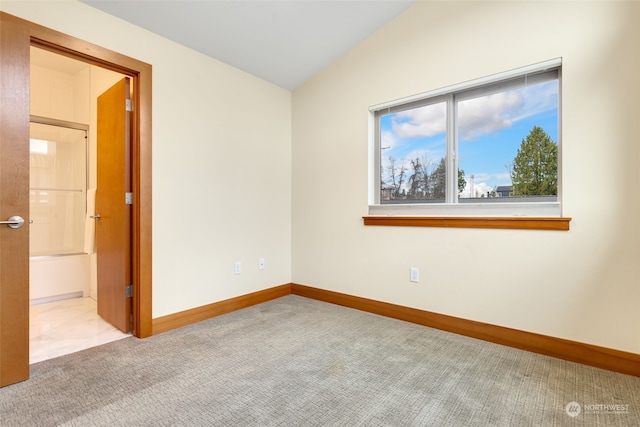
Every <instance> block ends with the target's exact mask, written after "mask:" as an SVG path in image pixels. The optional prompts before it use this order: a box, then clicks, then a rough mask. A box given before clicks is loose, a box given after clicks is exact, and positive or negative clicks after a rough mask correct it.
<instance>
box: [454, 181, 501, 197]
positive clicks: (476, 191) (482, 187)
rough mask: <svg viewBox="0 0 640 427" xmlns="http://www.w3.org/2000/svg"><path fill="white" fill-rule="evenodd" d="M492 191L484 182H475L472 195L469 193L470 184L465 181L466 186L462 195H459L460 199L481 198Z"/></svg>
mask: <svg viewBox="0 0 640 427" xmlns="http://www.w3.org/2000/svg"><path fill="white" fill-rule="evenodd" d="M492 190H494V188H493V187H492V186H490V185H489V184H487V183H486V182H475V183H474V184H473V195H472V193H471V191H472V190H471V184H470V183H469V181H468V180H467V185H466V186H465V187H464V190H463V191H462V193H460V197H461V198H469V197H482V195H483V194H484V196H485V197H487V193H488V192H490V191H492Z"/></svg>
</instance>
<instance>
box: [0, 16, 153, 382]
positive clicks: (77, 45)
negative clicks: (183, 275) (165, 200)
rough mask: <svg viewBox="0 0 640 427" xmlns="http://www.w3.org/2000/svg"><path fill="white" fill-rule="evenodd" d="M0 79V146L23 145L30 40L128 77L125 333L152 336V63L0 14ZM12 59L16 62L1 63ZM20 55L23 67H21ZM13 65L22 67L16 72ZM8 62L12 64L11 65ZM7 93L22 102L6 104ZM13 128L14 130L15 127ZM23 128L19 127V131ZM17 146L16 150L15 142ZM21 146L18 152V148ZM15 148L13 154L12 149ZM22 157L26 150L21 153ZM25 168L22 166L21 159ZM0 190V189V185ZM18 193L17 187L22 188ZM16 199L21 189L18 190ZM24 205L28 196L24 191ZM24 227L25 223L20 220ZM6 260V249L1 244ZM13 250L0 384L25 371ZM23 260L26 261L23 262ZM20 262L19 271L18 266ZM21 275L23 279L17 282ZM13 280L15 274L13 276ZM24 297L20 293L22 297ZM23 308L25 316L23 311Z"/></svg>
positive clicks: (25, 291) (5, 272) (0, 279)
mask: <svg viewBox="0 0 640 427" xmlns="http://www.w3.org/2000/svg"><path fill="white" fill-rule="evenodd" d="M0 28H1V29H2V32H1V33H0V56H1V57H2V59H3V60H2V61H0V84H2V87H3V92H5V93H7V91H6V89H9V88H10V89H11V91H12V92H13V96H5V95H4V94H3V96H2V97H1V98H0V100H1V102H2V105H0V109H1V110H2V115H1V117H0V118H1V120H2V124H1V125H2V126H1V128H2V130H0V137H1V138H2V142H1V144H2V149H3V151H5V150H6V151H11V152H16V153H18V155H19V156H21V157H24V156H25V155H24V153H22V151H25V150H28V148H27V147H28V138H29V135H28V129H29V123H28V121H29V102H28V99H29V78H28V75H29V71H28V58H29V49H30V46H32V45H33V46H36V47H39V48H41V49H46V50H48V51H51V52H53V53H57V54H60V55H64V56H68V57H71V58H74V59H77V60H80V61H84V62H87V63H90V64H93V65H97V66H99V67H103V68H106V69H109V70H112V71H115V72H118V73H121V74H124V75H125V76H128V77H130V78H131V79H132V80H133V88H134V90H133V94H132V99H133V103H134V108H133V110H134V111H133V114H132V117H131V126H132V138H131V170H132V175H131V179H132V191H133V194H134V203H133V205H132V218H131V235H132V243H131V269H132V282H133V335H135V336H137V337H139V338H145V337H148V336H151V335H152V333H153V332H152V311H151V309H152V307H151V303H152V300H151V288H152V256H151V249H152V247H151V236H152V233H151V225H152V224H151V206H152V205H151V76H152V67H151V65H149V64H146V63H144V62H142V61H139V60H136V59H133V58H130V57H128V56H125V55H122V54H120V53H117V52H113V51H111V50H108V49H105V48H102V47H100V46H96V45H94V44H91V43H88V42H86V41H83V40H80V39H77V38H75V37H72V36H69V35H67V34H64V33H61V32H58V31H55V30H52V29H49V28H46V27H43V26H41V25H38V24H35V23H33V22H29V21H26V20H23V19H20V18H17V17H15V16H13V15H10V14H7V13H4V12H0ZM8 58H14V59H16V60H17V62H16V61H15V60H12V61H7V60H5V59H8ZM25 60H26V64H27V66H26V67H27V68H26V70H25V69H24V62H25ZM16 64H18V66H21V67H22V70H21V71H20V72H19V73H16ZM11 67H13V69H11ZM15 99H19V100H23V101H24V100H25V99H26V102H17V103H15V102H12V101H14V100H15ZM16 129H18V131H15V130H16ZM20 129H23V130H24V129H26V132H24V131H22V132H20ZM19 147H22V148H19ZM21 150H22V151H21ZM20 153H21V154H20ZM26 158H27V159H28V152H27V154H26ZM27 166H28V164H27ZM3 191H4V190H3ZM22 191H25V190H22ZM23 197H24V195H23ZM26 199H27V203H28V194H26ZM25 227H27V226H26V225H25ZM0 249H2V250H1V251H0V256H2V258H3V259H4V258H6V257H7V256H8V253H9V252H10V251H9V248H5V247H2V248H0ZM22 252H24V251H20V253H19V256H20V257H21V258H22V257H25V256H26V259H25V260H23V261H24V262H22V261H21V262H18V263H17V265H18V267H17V269H16V271H12V269H13V267H12V263H9V262H6V263H5V262H2V263H0V268H2V271H0V296H2V298H0V387H1V386H4V385H8V384H11V383H14V382H18V381H22V380H25V379H27V378H28V375H29V317H28V310H29V306H28V304H29V301H28V295H29V282H28V251H27V252H26V254H23V253H22ZM25 265H26V267H25ZM25 268H26V271H25ZM25 277H26V280H24V279H25ZM14 278H20V280H14ZM25 296H26V298H25ZM25 313H26V314H25Z"/></svg>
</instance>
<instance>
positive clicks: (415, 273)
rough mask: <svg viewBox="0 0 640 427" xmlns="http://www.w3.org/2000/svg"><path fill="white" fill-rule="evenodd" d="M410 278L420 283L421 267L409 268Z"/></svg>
mask: <svg viewBox="0 0 640 427" xmlns="http://www.w3.org/2000/svg"><path fill="white" fill-rule="evenodd" d="M409 280H410V281H411V282H415V283H418V282H419V281H420V269H419V268H415V267H412V268H411V269H410V270H409Z"/></svg>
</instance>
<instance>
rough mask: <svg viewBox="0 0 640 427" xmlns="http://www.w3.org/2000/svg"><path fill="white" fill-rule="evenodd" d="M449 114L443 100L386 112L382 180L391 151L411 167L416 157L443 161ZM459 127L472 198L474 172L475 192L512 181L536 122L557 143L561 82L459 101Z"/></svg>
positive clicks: (467, 189) (461, 162)
mask: <svg viewBox="0 0 640 427" xmlns="http://www.w3.org/2000/svg"><path fill="white" fill-rule="evenodd" d="M445 114H446V105H445V103H444V102H442V103H439V104H432V105H427V106H424V107H419V108H415V109H412V110H406V111H401V112H397V113H393V114H387V115H384V116H382V117H381V119H380V126H381V129H380V130H381V141H380V147H381V159H382V169H383V180H387V178H388V173H387V165H388V164H389V157H390V156H391V157H393V158H394V159H396V164H398V163H400V162H404V164H405V167H406V168H407V171H411V164H410V163H409V161H410V160H411V159H415V158H416V157H418V158H420V160H421V162H422V163H425V161H426V162H427V163H429V164H430V165H432V167H435V166H436V165H437V164H438V162H439V161H440V159H441V158H442V157H444V156H445V154H446V116H445ZM457 126H458V127H457V129H458V167H459V168H460V169H462V170H464V173H465V179H466V181H467V185H466V187H465V190H464V191H463V193H462V195H461V197H469V193H470V190H471V182H470V181H471V175H473V176H474V178H473V189H474V193H475V195H476V197H477V196H479V195H480V194H483V193H484V194H486V192H487V191H490V190H491V189H495V188H496V187H497V186H499V185H511V178H510V176H509V170H510V169H509V168H510V165H511V164H512V163H513V159H514V157H515V156H516V154H517V152H518V148H519V147H520V144H521V143H522V140H523V139H525V138H526V137H527V135H528V134H529V132H530V131H531V129H532V128H533V127H534V126H539V127H541V128H542V129H544V131H545V132H546V133H547V134H548V135H549V136H550V137H551V139H552V140H553V141H555V142H556V143H557V142H558V81H557V80H554V81H548V82H544V83H539V84H535V85H531V86H527V87H523V88H518V89H513V90H509V91H506V92H499V93H495V94H491V95H488V96H480V97H476V98H471V99H467V100H462V101H458V117H457ZM409 174H410V173H409Z"/></svg>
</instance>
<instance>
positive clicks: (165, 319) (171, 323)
mask: <svg viewBox="0 0 640 427" xmlns="http://www.w3.org/2000/svg"><path fill="white" fill-rule="evenodd" d="M289 294H291V284H286V285H281V286H276V287H274V288H269V289H265V290H263V291H258V292H253V293H250V294H247V295H241V296H239V297H235V298H231V299H228V300H224V301H219V302H214V303H212V304H208V305H203V306H201V307H196V308H192V309H190V310H186V311H181V312H179V313H173V314H169V315H167V316H162V317H158V318H156V319H153V321H152V330H153V332H152V333H153V335H157V334H160V333H162V332H167V331H170V330H172V329H176V328H180V327H182V326H187V325H190V324H192V323H196V322H200V321H202V320H206V319H210V318H212V317H215V316H220V315H222V314H226V313H230V312H232V311H236V310H240V309H243V308H247V307H251V306H252V305H256V304H260V303H263V302H267V301H270V300H272V299H276V298H280V297H283V296H286V295H289Z"/></svg>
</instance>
